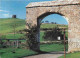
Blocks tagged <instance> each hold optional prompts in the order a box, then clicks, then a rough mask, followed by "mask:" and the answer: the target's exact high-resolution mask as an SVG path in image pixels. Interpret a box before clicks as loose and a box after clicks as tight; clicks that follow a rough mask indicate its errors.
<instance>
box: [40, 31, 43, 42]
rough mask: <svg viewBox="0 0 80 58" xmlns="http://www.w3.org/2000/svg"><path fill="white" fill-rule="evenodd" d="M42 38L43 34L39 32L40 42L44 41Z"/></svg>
mask: <svg viewBox="0 0 80 58" xmlns="http://www.w3.org/2000/svg"><path fill="white" fill-rule="evenodd" d="M43 36H44V32H40V41H44V39H43Z"/></svg>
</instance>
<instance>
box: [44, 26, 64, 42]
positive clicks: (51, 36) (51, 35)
mask: <svg viewBox="0 0 80 58" xmlns="http://www.w3.org/2000/svg"><path fill="white" fill-rule="evenodd" d="M58 36H60V37H61V40H63V39H64V38H63V36H64V35H63V34H62V31H61V29H60V28H58V27H55V28H53V29H52V30H50V31H46V32H45V33H44V36H43V38H44V40H49V41H52V40H57V37H58Z"/></svg>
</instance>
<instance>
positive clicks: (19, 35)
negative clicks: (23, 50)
mask: <svg viewBox="0 0 80 58" xmlns="http://www.w3.org/2000/svg"><path fill="white" fill-rule="evenodd" d="M23 36H24V34H15V36H14V34H8V35H6V38H7V39H19V38H20V37H23Z"/></svg>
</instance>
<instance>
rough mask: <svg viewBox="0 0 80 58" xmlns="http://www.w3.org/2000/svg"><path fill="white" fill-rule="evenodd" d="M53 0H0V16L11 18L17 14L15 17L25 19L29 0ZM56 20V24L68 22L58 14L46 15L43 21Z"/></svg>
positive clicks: (30, 0)
mask: <svg viewBox="0 0 80 58" xmlns="http://www.w3.org/2000/svg"><path fill="white" fill-rule="evenodd" d="M42 1H55V0H0V18H11V17H12V15H17V18H20V19H26V6H27V5H28V4H29V3H31V2H42ZM46 20H48V21H49V22H57V23H58V24H68V23H67V21H66V19H65V18H63V17H62V16H60V15H58V14H52V15H48V16H47V17H45V18H44V19H43V21H46Z"/></svg>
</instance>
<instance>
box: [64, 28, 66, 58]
mask: <svg viewBox="0 0 80 58" xmlns="http://www.w3.org/2000/svg"><path fill="white" fill-rule="evenodd" d="M64 58H66V46H65V29H64Z"/></svg>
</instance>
